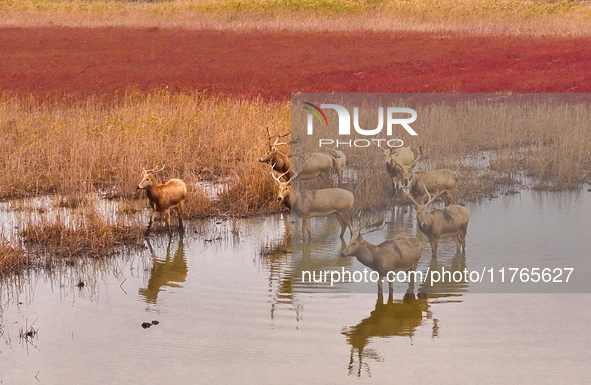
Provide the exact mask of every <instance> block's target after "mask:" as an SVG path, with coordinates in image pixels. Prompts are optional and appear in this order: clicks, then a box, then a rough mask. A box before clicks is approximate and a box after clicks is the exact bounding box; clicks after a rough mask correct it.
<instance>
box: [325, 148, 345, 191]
mask: <svg viewBox="0 0 591 385" xmlns="http://www.w3.org/2000/svg"><path fill="white" fill-rule="evenodd" d="M328 154H329V155H330V156H331V157H332V169H333V171H334V172H335V174H336V176H337V180H338V183H339V187H340V186H342V185H343V173H344V171H345V166H346V165H347V156H346V155H345V153H344V152H342V151H338V150H337V149H336V148H329V149H328Z"/></svg>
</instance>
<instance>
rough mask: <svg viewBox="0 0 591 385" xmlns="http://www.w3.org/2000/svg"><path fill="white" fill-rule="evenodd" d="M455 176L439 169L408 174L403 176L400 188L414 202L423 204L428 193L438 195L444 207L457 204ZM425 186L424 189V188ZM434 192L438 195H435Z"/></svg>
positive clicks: (453, 173)
mask: <svg viewBox="0 0 591 385" xmlns="http://www.w3.org/2000/svg"><path fill="white" fill-rule="evenodd" d="M457 178H458V176H457V174H456V173H455V172H453V171H451V170H447V169H441V170H432V171H426V172H412V171H410V172H408V173H405V174H403V178H402V188H403V189H404V190H406V192H407V194H408V193H410V196H411V197H412V198H414V200H415V201H416V202H425V198H427V195H428V194H429V193H433V194H435V195H439V196H440V197H441V199H442V200H443V203H445V205H446V206H449V205H450V204H457V203H458V182H457ZM425 186H426V187H425ZM436 191H438V193H437V194H436Z"/></svg>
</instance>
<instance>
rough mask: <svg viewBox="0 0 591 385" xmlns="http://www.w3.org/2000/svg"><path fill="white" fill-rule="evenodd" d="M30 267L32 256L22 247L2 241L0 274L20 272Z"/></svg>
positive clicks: (0, 244) (0, 247) (0, 242)
mask: <svg viewBox="0 0 591 385" xmlns="http://www.w3.org/2000/svg"><path fill="white" fill-rule="evenodd" d="M29 265H30V255H29V253H27V252H26V251H25V250H23V249H22V247H20V246H18V245H14V244H12V243H10V242H7V241H0V274H4V273H8V272H13V271H20V270H23V269H26V268H27V267H28V266H29Z"/></svg>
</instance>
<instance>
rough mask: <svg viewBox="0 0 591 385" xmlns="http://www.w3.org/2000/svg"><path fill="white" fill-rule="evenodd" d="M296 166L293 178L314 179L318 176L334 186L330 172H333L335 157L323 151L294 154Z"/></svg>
mask: <svg viewBox="0 0 591 385" xmlns="http://www.w3.org/2000/svg"><path fill="white" fill-rule="evenodd" d="M294 158H295V161H294V168H295V170H292V171H293V175H292V179H296V178H297V180H298V181H300V180H313V179H316V178H318V177H320V178H322V180H324V181H325V182H326V183H328V184H329V185H331V186H332V182H331V180H330V174H331V173H332V164H333V158H332V156H330V155H327V154H323V153H321V152H313V153H309V154H301V155H297V156H294Z"/></svg>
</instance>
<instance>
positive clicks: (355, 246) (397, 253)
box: [341, 226, 423, 294]
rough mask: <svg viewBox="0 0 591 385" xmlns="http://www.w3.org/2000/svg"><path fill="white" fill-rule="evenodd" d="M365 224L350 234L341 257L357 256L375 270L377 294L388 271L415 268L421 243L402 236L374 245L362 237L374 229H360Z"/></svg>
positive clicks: (391, 283) (391, 284)
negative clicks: (349, 239) (376, 274)
mask: <svg viewBox="0 0 591 385" xmlns="http://www.w3.org/2000/svg"><path fill="white" fill-rule="evenodd" d="M365 227H366V226H362V227H360V228H359V230H357V233H356V234H354V235H352V237H351V242H349V244H348V245H347V247H345V249H344V250H343V251H342V253H341V256H343V257H350V256H352V257H357V259H358V260H359V262H361V263H362V264H363V265H365V266H367V267H369V268H370V269H372V270H374V271H377V272H378V274H379V279H378V294H380V293H382V281H383V280H384V278H385V277H387V275H388V273H389V272H394V273H398V272H399V271H414V270H416V269H417V266H418V264H419V260H420V259H421V254H422V252H423V245H422V244H421V242H420V241H419V240H418V239H417V238H415V237H404V238H398V239H396V240H387V241H384V242H382V243H380V244H379V245H374V244H372V243H370V242H368V241H366V240H365V239H364V238H363V235H365V234H368V233H371V232H372V231H376V230H378V229H379V228H378V229H374V230H370V231H367V232H365V233H362V232H361V231H362V230H363V229H364V228H365ZM388 286H389V290H390V293H394V285H393V282H392V280H388Z"/></svg>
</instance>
